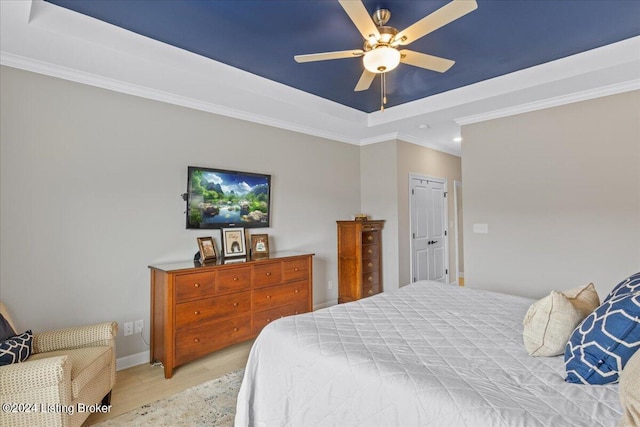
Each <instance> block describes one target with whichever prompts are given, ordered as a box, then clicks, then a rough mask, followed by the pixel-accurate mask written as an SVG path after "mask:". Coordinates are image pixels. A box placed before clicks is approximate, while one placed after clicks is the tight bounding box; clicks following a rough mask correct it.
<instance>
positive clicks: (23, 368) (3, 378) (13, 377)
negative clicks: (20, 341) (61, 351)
mask: <svg viewBox="0 0 640 427" xmlns="http://www.w3.org/2000/svg"><path fill="white" fill-rule="evenodd" d="M65 376H68V377H69V379H68V380H67V383H69V384H70V383H71V381H70V378H71V367H70V366H69V362H68V361H67V356H56V357H47V358H45V359H39V360H27V361H25V362H22V363H14V364H12V365H6V366H2V367H0V396H1V397H2V398H1V399H0V400H2V401H3V402H7V398H8V397H9V396H11V398H12V399H16V398H19V399H24V398H26V397H28V396H31V395H33V396H37V395H38V394H39V391H38V390H41V389H46V388H48V387H54V388H57V387H58V385H59V384H60V383H63V382H64V380H65ZM31 401H32V400H15V402H16V403H20V402H23V403H24V402H31ZM12 402H13V400H12ZM33 402H36V400H33Z"/></svg>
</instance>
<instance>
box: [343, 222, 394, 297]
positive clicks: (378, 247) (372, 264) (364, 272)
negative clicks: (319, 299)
mask: <svg viewBox="0 0 640 427" xmlns="http://www.w3.org/2000/svg"><path fill="white" fill-rule="evenodd" d="M337 223H338V303H344V302H350V301H356V300H359V299H360V298H365V297H368V296H371V295H375V294H377V293H380V292H382V227H383V225H384V220H377V221H359V220H356V221H337Z"/></svg>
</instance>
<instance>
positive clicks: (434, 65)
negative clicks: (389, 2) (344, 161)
mask: <svg viewBox="0 0 640 427" xmlns="http://www.w3.org/2000/svg"><path fill="white" fill-rule="evenodd" d="M338 2H339V3H340V5H341V6H342V8H343V9H344V11H345V12H346V13H347V15H349V18H351V20H352V21H353V23H354V24H355V26H356V27H357V28H358V31H360V34H362V37H363V38H364V45H363V47H362V49H353V50H341V51H335V52H324V53H311V54H307V55H295V56H294V59H295V60H296V62H299V63H301V62H314V61H326V60H329V59H343V58H357V57H362V63H363V65H364V72H363V73H362V75H361V76H360V80H358V83H357V84H356V87H355V89H354V91H356V92H357V91H362V90H367V89H369V87H370V86H371V83H372V82H373V79H374V78H375V77H376V75H378V74H380V75H381V76H382V77H381V87H382V91H381V98H382V99H381V106H380V109H381V110H382V111H384V105H385V104H386V102H387V99H386V87H385V86H386V82H385V80H386V79H385V77H386V76H385V74H386V73H388V72H389V71H391V70H393V69H395V68H396V67H397V66H398V65H399V64H400V63H401V62H402V63H403V64H409V65H413V66H414V67H421V68H426V69H427V70H433V71H438V72H440V73H444V72H445V71H447V70H448V69H449V68H451V66H453V64H454V63H455V61H452V60H450V59H445V58H440V57H437V56H433V55H428V54H426V53H420V52H415V51H412V50H408V49H400V47H401V46H406V45H408V44H409V43H412V42H414V41H416V40H418V39H419V38H421V37H424V36H426V35H427V34H429V33H431V32H433V31H435V30H437V29H438V28H440V27H443V26H445V25H447V24H448V23H450V22H452V21H455V20H456V19H458V18H461V17H462V16H464V15H466V14H467V13H469V12H472V11H474V10H476V9H477V8H478V4H477V3H476V1H475V0H453V1H451V2H450V3H447V4H446V5H444V6H442V7H441V8H440V9H438V10H436V11H435V12H433V13H431V14H429V15H427V16H425V17H424V18H422V19H421V20H419V21H418V22H416V23H414V24H412V25H410V26H409V27H407V28H405V29H404V30H402V31H398V30H397V29H396V28H393V27H389V26H386V25H385V24H386V23H387V22H388V21H389V18H390V17H391V12H390V11H389V10H387V9H378V10H376V11H375V12H374V13H373V14H372V16H371V17H369V12H367V9H366V8H365V6H364V3H362V0H338Z"/></svg>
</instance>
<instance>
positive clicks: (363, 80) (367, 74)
mask: <svg viewBox="0 0 640 427" xmlns="http://www.w3.org/2000/svg"><path fill="white" fill-rule="evenodd" d="M375 78H376V74H375V73H372V72H371V71H368V70H364V72H363V73H362V75H361V76H360V80H358V84H357V85H356V87H355V89H353V91H354V92H360V91H363V90H367V89H369V86H371V83H373V79H375Z"/></svg>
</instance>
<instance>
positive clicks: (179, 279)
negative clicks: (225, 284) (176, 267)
mask: <svg viewBox="0 0 640 427" xmlns="http://www.w3.org/2000/svg"><path fill="white" fill-rule="evenodd" d="M175 294H176V301H177V302H180V301H185V300H188V299H193V298H199V297H204V296H208V295H213V294H215V272H213V271H207V272H201V273H190V274H179V275H177V276H176V278H175Z"/></svg>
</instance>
